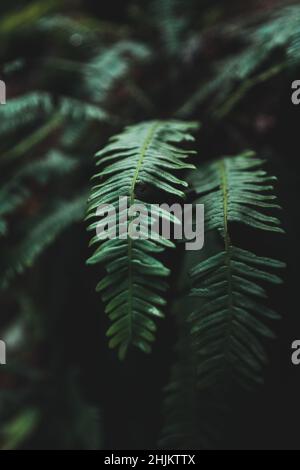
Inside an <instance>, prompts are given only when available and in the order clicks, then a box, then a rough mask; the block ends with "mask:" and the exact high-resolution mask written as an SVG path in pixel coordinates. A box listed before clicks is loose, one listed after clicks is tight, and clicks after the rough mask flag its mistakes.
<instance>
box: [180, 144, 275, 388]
mask: <svg viewBox="0 0 300 470" xmlns="http://www.w3.org/2000/svg"><path fill="white" fill-rule="evenodd" d="M262 164H263V161H262V160H261V159H259V158H254V155H253V154H252V153H251V152H250V153H249V152H248V153H245V154H243V155H240V156H237V157H235V158H231V157H228V158H223V159H221V160H219V161H217V162H214V163H212V164H209V165H208V166H207V167H206V168H205V169H204V170H201V171H199V172H198V173H197V175H196V176H195V177H194V178H193V182H194V186H195V189H196V191H197V192H198V194H199V195H201V197H200V200H199V201H197V202H200V203H202V204H204V205H205V209H206V230H207V231H208V232H209V231H211V230H218V231H219V233H220V234H221V235H222V239H223V240H224V249H222V250H221V251H220V252H218V253H217V254H215V255H214V256H212V257H210V258H208V259H206V260H205V261H203V262H201V263H199V264H198V265H196V266H195V267H193V269H192V270H191V276H192V281H193V285H194V288H193V290H192V293H191V295H192V296H195V297H196V298H198V299H199V304H198V305H197V307H196V308H195V309H194V311H193V312H192V313H191V314H190V315H189V321H190V322H191V325H192V326H191V333H192V337H193V342H194V346H195V350H196V351H197V356H198V359H199V365H198V384H199V387H200V388H202V389H206V388H209V387H212V386H215V385H217V384H220V382H222V383H224V382H225V381H226V380H227V379H228V377H230V380H234V381H236V382H238V383H240V384H241V385H243V386H245V387H247V386H248V387H249V386H251V385H253V384H254V383H256V382H261V380H262V370H263V367H264V365H265V363H266V361H267V357H266V353H265V351H264V348H263V344H262V338H265V337H267V338H272V337H273V336H274V335H273V333H272V331H271V329H270V328H269V326H267V323H268V321H269V320H270V319H271V320H272V319H278V318H279V316H278V315H277V314H276V313H275V312H273V311H272V310H271V309H270V308H268V307H266V306H265V305H264V304H263V303H262V302H261V301H262V300H263V299H264V298H266V296H267V295H266V291H265V289H264V288H263V287H262V286H261V282H271V283H275V284H278V283H280V282H281V279H280V278H279V277H278V276H277V275H275V274H272V273H270V270H273V269H278V268H283V267H284V264H283V263H281V262H279V261H276V260H274V259H270V258H264V257H260V256H257V255H255V254H254V253H252V252H249V251H246V250H242V249H240V248H237V247H236V246H233V245H232V243H231V239H230V224H231V223H233V222H236V223H242V224H245V225H247V226H250V227H252V228H254V229H259V230H266V231H269V232H279V233H282V232H283V230H282V229H281V227H280V222H279V220H278V219H277V218H275V217H272V216H270V215H267V213H266V210H273V209H274V208H278V206H277V204H276V203H275V196H274V195H273V194H272V192H273V185H272V182H273V180H274V178H271V177H269V176H268V175H267V174H266V172H265V171H263V170H262V169H261V166H262Z"/></svg>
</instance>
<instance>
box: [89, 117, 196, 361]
mask: <svg viewBox="0 0 300 470" xmlns="http://www.w3.org/2000/svg"><path fill="white" fill-rule="evenodd" d="M195 127H196V125H195V124H191V123H185V122H178V121H166V122H164V121H151V122H145V123H141V124H138V125H135V126H131V127H128V128H127V129H125V131H124V132H123V133H122V134H120V135H118V136H116V137H113V138H112V139H111V142H110V143H109V144H108V146H107V147H105V148H104V150H101V151H100V152H99V153H98V154H97V160H98V161H97V164H98V165H99V166H102V168H101V171H100V172H99V173H97V174H96V175H95V177H94V179H96V182H97V183H98V184H97V185H96V186H94V188H93V190H92V194H91V197H90V201H89V215H88V218H91V217H92V218H94V217H96V216H97V208H98V206H100V205H103V204H110V205H112V206H114V207H115V209H116V212H117V214H118V219H119V217H123V216H124V214H129V212H128V211H130V207H132V206H133V205H134V204H140V203H144V204H145V201H142V200H141V199H140V198H139V197H138V196H137V190H138V187H139V186H140V185H149V186H152V187H154V188H156V189H158V190H160V191H163V192H165V193H168V194H171V195H173V196H176V197H182V196H184V192H183V190H182V189H184V188H185V187H186V186H187V183H186V182H185V181H184V180H182V179H180V178H178V177H177V176H175V175H174V173H175V172H176V171H177V172H178V171H182V170H185V169H189V168H193V165H191V164H190V163H186V161H185V160H186V158H187V157H188V156H189V155H190V154H191V153H193V152H192V151H186V150H182V149H180V147H179V144H180V143H181V142H185V141H187V142H190V141H192V140H193V137H192V136H191V131H192V130H194V129H195ZM120 197H127V198H128V206H129V207H128V208H126V207H125V208H124V209H121V211H120V212H119V211H118V203H119V198H120ZM146 206H147V207H149V205H148V204H147V205H146ZM149 209H150V208H149ZM152 209H153V207H152ZM160 215H161V214H160V212H159V210H158V211H157V212H156V214H154V218H155V217H159V216H160ZM140 216H141V232H142V236H143V238H145V233H147V232H148V230H149V229H150V225H149V218H148V214H142V213H141V214H140ZM163 217H165V218H169V220H171V219H172V217H171V215H170V214H168V213H167V212H166V213H164V214H163ZM128 220H129V224H130V223H131V222H132V221H133V217H132V216H131V217H130V216H129V217H128ZM116 223H117V235H115V237H114V238H113V239H109V240H106V241H104V242H102V243H101V239H100V237H98V235H96V236H95V237H94V238H93V239H92V241H91V245H94V244H96V245H98V244H99V243H100V246H99V247H98V248H97V250H96V252H95V254H94V255H93V256H92V257H91V258H90V259H89V260H88V263H89V264H96V263H104V265H105V267H106V271H107V274H106V276H105V277H104V278H103V279H102V281H101V282H100V283H99V285H98V287H97V290H98V291H100V292H102V296H103V300H104V301H105V302H106V310H105V311H106V313H107V314H108V315H109V318H110V320H111V321H112V322H113V324H112V326H111V327H110V329H109V330H108V333H107V335H108V336H109V337H110V338H111V339H110V347H118V350H119V356H120V358H124V356H125V354H126V352H127V350H128V347H129V346H131V345H134V346H136V347H138V348H139V349H141V350H143V351H145V352H149V351H150V350H151V348H150V343H151V342H152V341H153V340H154V334H153V333H154V331H155V330H156V325H155V323H154V321H153V319H154V318H155V317H162V316H163V312H162V309H161V308H162V306H163V305H164V304H165V300H164V297H163V292H164V291H165V290H166V288H167V285H166V284H165V282H164V281H163V280H162V279H164V278H166V277H167V276H168V275H169V269H167V268H166V267H165V266H164V265H163V264H162V262H161V261H159V260H158V259H156V257H155V255H156V254H157V253H160V252H161V251H163V250H164V248H165V247H173V246H174V245H173V243H172V242H171V241H169V240H166V239H165V238H163V237H155V239H154V238H153V237H152V238H150V239H141V238H140V239H134V237H131V236H130V234H129V232H130V227H129V226H128V227H126V233H127V236H126V237H125V239H120V238H118V234H119V233H120V232H119V230H120V228H121V222H120V220H116ZM98 224H99V220H98V221H97V220H96V222H93V223H92V224H91V225H90V227H89V229H90V230H95V229H96V228H97V227H98V226H99V225H98ZM113 230H114V227H113ZM110 235H111V234H110Z"/></svg>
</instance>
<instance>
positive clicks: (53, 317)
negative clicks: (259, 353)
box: [0, 0, 300, 449]
mask: <svg viewBox="0 0 300 470" xmlns="http://www.w3.org/2000/svg"><path fill="white" fill-rule="evenodd" d="M0 15H1V16H0V58H1V61H0V74H1V75H0V78H1V79H2V80H4V81H5V82H6V85H7V104H6V105H5V106H1V107H0V135H1V140H0V249H1V258H0V286H1V301H0V310H1V315H0V328H1V332H0V337H1V339H5V341H6V342H7V350H8V364H7V365H6V366H3V367H2V366H1V369H0V389H1V390H0V448H1V449H23V448H25V449H39V448H42V449H45V448H51V449H53V448H58V449H101V448H105V449H108V448H109V449H126V448H127V449H130V448H131V449H138V448H156V446H157V442H158V440H159V436H160V435H161V429H162V427H163V413H162V401H163V400H162V398H163V393H162V389H163V386H165V384H166V383H167V382H168V377H169V370H170V367H171V365H172V364H173V363H174V352H173V346H174V343H175V339H176V335H177V333H176V332H177V331H181V335H182V337H181V339H180V340H179V341H180V342H182V341H185V340H186V339H185V334H184V329H185V327H184V325H183V326H180V324H179V328H178V329H177V328H176V327H175V326H174V324H173V318H172V315H171V314H170V315H169V318H167V320H166V321H165V322H164V324H163V325H162V328H161V329H160V331H159V337H158V342H157V344H156V346H155V351H154V353H153V355H152V356H151V357H146V358H144V357H141V356H140V355H139V354H138V353H135V354H132V355H131V356H130V358H129V359H128V361H127V362H125V363H124V364H119V363H118V361H117V359H116V357H115V355H114V354H113V353H111V352H110V351H108V350H107V344H106V339H105V335H104V331H105V329H106V326H107V320H106V318H105V315H104V312H103V306H102V305H101V301H100V299H99V297H98V296H97V295H96V294H95V293H94V292H93V291H94V285H95V284H96V280H97V279H98V278H99V272H97V269H95V270H94V271H93V270H89V269H87V268H86V267H85V260H86V259H87V258H88V255H89V250H88V248H87V247H88V236H87V234H86V227H85V224H84V223H82V220H83V218H84V213H85V207H86V200H87V194H88V191H89V188H90V182H89V180H90V177H91V176H92V174H93V158H92V155H93V154H94V153H95V151H96V150H98V149H99V148H100V147H102V146H103V145H104V144H105V143H106V142H107V139H108V137H109V136H110V135H112V134H114V133H116V132H118V131H119V130H120V129H122V128H123V127H124V126H125V125H127V124H131V123H135V122H139V121H144V120H147V119H154V118H170V117H177V118H187V119H193V120H199V121H201V122H202V124H203V127H202V130H201V133H200V134H199V139H198V142H199V144H198V147H199V148H198V149H197V150H198V153H199V159H203V161H205V160H208V159H211V158H213V157H216V156H220V155H224V154H228V153H229V154H232V153H236V152H239V151H241V150H244V148H253V149H255V150H257V151H258V152H260V153H262V154H263V155H264V156H265V157H266V159H267V161H268V165H269V167H270V169H271V170H272V172H273V173H275V174H276V175H277V176H279V177H280V179H279V181H280V185H279V192H280V196H281V200H282V201H283V207H284V213H283V219H284V225H285V228H286V230H287V232H288V244H287V246H285V247H284V248H282V246H281V247H280V246H277V245H276V244H274V245H272V243H271V244H269V241H268V240H267V239H266V240H265V244H266V245H268V244H269V245H271V246H270V251H273V252H275V253H276V255H277V256H276V257H278V258H281V259H284V260H286V261H289V270H288V272H287V276H286V277H287V279H286V286H287V287H286V288H285V292H283V291H280V292H277V291H276V290H274V292H273V293H272V304H274V305H275V306H277V308H278V307H279V310H280V312H281V313H282V315H283V317H284V321H283V322H282V323H281V325H280V326H278V331H277V334H278V336H279V339H278V341H277V347H276V348H275V347H274V345H273V349H270V355H271V367H270V369H269V372H268V374H269V375H268V376H267V378H266V385H265V387H264V389H263V390H261V391H259V392H257V393H256V394H255V395H254V396H253V395H251V398H249V397H248V396H240V395H239V396H238V397H237V399H236V402H235V411H236V413H235V414H234V415H232V416H231V417H230V418H229V419H228V418H227V419H228V422H227V421H226V420H223V422H222V424H223V425H224V427H225V432H224V433H223V434H222V436H221V439H220V440H221V442H222V444H221V445H222V446H223V447H225V448H228V447H232V445H233V443H234V445H235V446H236V447H244V448H245V447H253V446H256V448H257V447H258V448H259V447H263V446H269V447H274V448H276V446H277V447H278V446H289V445H291V446H293V439H295V440H296V438H293V432H292V430H291V428H290V424H289V420H290V419H292V417H293V416H294V414H295V413H296V414H297V416H299V417H300V411H299V407H298V405H297V403H298V402H297V399H296V397H297V396H298V393H299V392H300V385H299V382H300V381H299V380H297V378H296V373H295V371H294V369H292V368H291V367H289V362H290V360H289V348H290V344H291V340H294V339H295V338H294V337H293V335H295V332H296V331H297V327H298V331H299V329H300V322H299V319H298V318H297V315H298V312H297V311H296V310H297V309H295V308H294V304H296V302H297V298H298V296H297V289H298V281H297V279H298V266H297V264H298V252H299V248H298V239H299V226H298V221H297V220H296V218H297V217H296V216H295V211H296V212H297V210H298V209H297V205H296V203H295V201H297V200H298V199H299V176H298V173H297V171H296V167H297V162H296V158H295V157H296V155H295V153H296V149H297V143H298V142H297V135H298V119H297V109H296V108H295V107H293V106H292V105H291V100H290V94H291V92H290V84H291V81H292V80H294V79H297V78H299V73H298V72H299V71H300V27H299V26H300V8H299V6H298V5H297V3H295V2H288V1H284V0H281V1H274V0H273V1H272V0H265V1H262V0H261V1H258V0H257V1H254V0H252V1H249V2H247V3H246V4H245V2H244V3H241V2H237V1H235V0H230V1H229V0H228V1H227V0H226V1H216V0H209V1H206V0H185V1H182V0H147V1H143V2H141V1H138V0H132V1H122V0H112V1H111V2H106V4H105V5H104V4H103V2H97V1H92V0H85V1H83V0H66V1H64V2H59V1H57V0H44V1H43V2H41V1H25V0H24V1H22V0H10V1H7V0H2V1H1V5H0ZM297 73H298V76H297ZM241 236H244V237H245V238H246V235H243V233H241ZM247 242H248V243H250V245H251V244H252V245H255V244H256V243H257V241H256V240H255V237H254V239H253V240H251V241H249V240H247ZM274 243H275V242H274ZM278 252H279V253H278ZM295 254H296V255H297V256H295ZM169 262H170V264H172V266H173V271H172V279H173V282H172V285H173V287H172V289H171V291H170V294H169V300H170V302H169V303H170V305H171V304H172V302H173V301H174V298H175V299H176V293H177V288H176V285H177V284H176V278H177V277H178V274H179V273H181V271H182V268H181V265H180V263H179V262H178V259H172V258H171V259H170V260H169ZM188 262H189V261H188V260H186V264H188ZM181 274H182V273H181ZM183 275H184V273H183ZM284 299H288V302H287V300H284ZM178 309H180V303H179V304H177V306H176V307H174V309H173V311H174V310H175V312H176V311H178ZM170 310H172V309H170ZM298 316H299V315H298ZM179 323H180V322H179ZM182 338H183V339H182ZM188 348H189V345H188V344H187V345H186V346H185V354H186V355H188V351H189V349H188ZM182 380H183V382H182V383H184V384H186V383H187V387H191V389H192V390H193V383H190V382H193V378H192V377H191V376H188V377H184V378H182ZM180 400H181V405H180V406H182V407H183V411H182V412H183V414H184V415H185V418H189V419H188V423H189V428H188V429H186V430H185V431H186V435H185V436H184V438H185V439H184V443H185V445H186V446H188V445H190V446H193V445H194V446H196V445H199V444H198V441H197V439H195V436H197V434H198V433H199V423H197V422H194V421H195V419H194V418H195V410H198V408H199V406H200V407H201V403H199V397H197V396H194V395H192V396H191V395H190V394H188V395H187V396H185V395H183V396H181V397H180ZM206 403H208V401H207V397H206ZM188 405H189V406H188ZM178 406H179V404H178ZM295 406H297V411H295V409H294V407H295ZM197 413H198V411H197ZM221 413H222V411H221ZM216 414H218V410H216V409H215V408H214V407H213V405H212V406H211V407H209V406H207V407H206V409H205V410H201V413H200V416H201V418H202V421H203V422H205V423H208V427H213V426H214V422H215V421H214V420H215V415H216ZM274 414H275V415H276V421H277V425H276V426H275V427H273V424H272V423H273V420H274ZM219 419H220V418H219ZM217 423H219V424H217V425H216V426H217V427H220V422H219V421H217ZM287 429H289V432H287ZM162 445H164V444H162ZM182 445H183V444H182ZM295 445H297V444H296V441H295Z"/></svg>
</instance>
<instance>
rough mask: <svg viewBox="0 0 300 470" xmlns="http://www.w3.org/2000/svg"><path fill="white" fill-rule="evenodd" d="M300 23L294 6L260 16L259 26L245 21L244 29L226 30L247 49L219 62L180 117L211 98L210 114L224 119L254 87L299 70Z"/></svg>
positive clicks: (240, 27) (299, 13) (298, 12)
mask: <svg viewBox="0 0 300 470" xmlns="http://www.w3.org/2000/svg"><path fill="white" fill-rule="evenodd" d="M299 24H300V7H299V5H291V6H285V7H283V8H278V9H276V10H275V11H274V12H273V14H271V16H267V17H266V18H261V17H259V18H258V23H257V21H256V22H254V24H250V25H249V23H248V22H246V24H245V22H243V23H242V25H241V26H239V25H237V26H235V27H234V28H233V27H231V29H230V30H229V32H228V29H227V28H225V31H224V32H223V33H224V34H225V37H226V35H228V34H229V35H230V37H231V39H232V40H233V39H235V40H237V41H238V42H239V41H242V42H243V44H244V47H243V48H242V49H241V50H240V52H237V53H235V54H232V55H230V56H228V57H227V58H225V59H222V60H221V61H216V63H215V66H214V70H213V72H214V73H213V77H212V78H211V80H209V81H207V82H206V83H204V84H203V86H201V88H200V89H198V90H197V91H196V92H195V94H194V95H192V96H191V97H190V98H189V99H188V101H187V102H186V103H185V105H184V106H183V107H182V108H180V110H179V112H178V115H179V116H186V115H188V114H189V113H191V112H192V111H194V110H195V109H197V106H199V104H200V103H202V102H203V101H204V100H206V99H207V98H208V97H210V99H211V103H210V109H211V111H212V112H213V113H214V114H215V115H216V116H217V117H219V116H220V117H224V116H225V115H226V114H227V113H228V112H229V111H231V110H232V109H233V108H234V106H235V105H236V104H237V103H238V102H239V101H240V100H241V99H242V98H243V97H244V96H245V95H246V94H247V92H248V91H249V90H251V89H252V88H253V87H254V86H256V85H258V84H260V83H263V82H265V81H267V80H270V79H271V78H273V77H274V76H276V75H278V74H280V73H281V72H282V71H283V70H285V69H289V68H292V69H293V67H297V66H298V65H299V59H300V33H299ZM220 31H222V27H220ZM245 38H246V40H245ZM245 42H246V43H245ZM220 107H222V109H221V110H220ZM223 107H224V109H223Z"/></svg>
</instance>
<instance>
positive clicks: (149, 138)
mask: <svg viewBox="0 0 300 470" xmlns="http://www.w3.org/2000/svg"><path fill="white" fill-rule="evenodd" d="M158 127H159V123H157V122H155V124H153V126H152V127H151V128H150V130H149V132H148V135H147V137H146V139H145V142H144V144H143V146H142V148H141V151H140V156H139V160H138V163H137V166H136V169H135V172H134V175H133V179H132V183H131V189H130V194H129V197H130V207H131V206H132V205H133V204H134V201H135V187H136V184H137V182H138V178H139V173H140V170H141V168H142V165H143V162H144V159H145V156H146V154H147V150H148V148H149V147H150V145H151V142H152V140H153V137H154V135H155V132H156V130H157V128H158ZM131 221H132V217H131V218H130V219H129V222H128V225H129V224H130V222H131ZM132 249H133V240H132V238H131V236H130V235H129V236H128V311H129V319H130V326H129V331H130V337H129V340H128V344H129V343H130V342H131V340H132V331H133V328H132V317H133V302H132V299H133V286H132V285H133V269H132Z"/></svg>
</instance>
